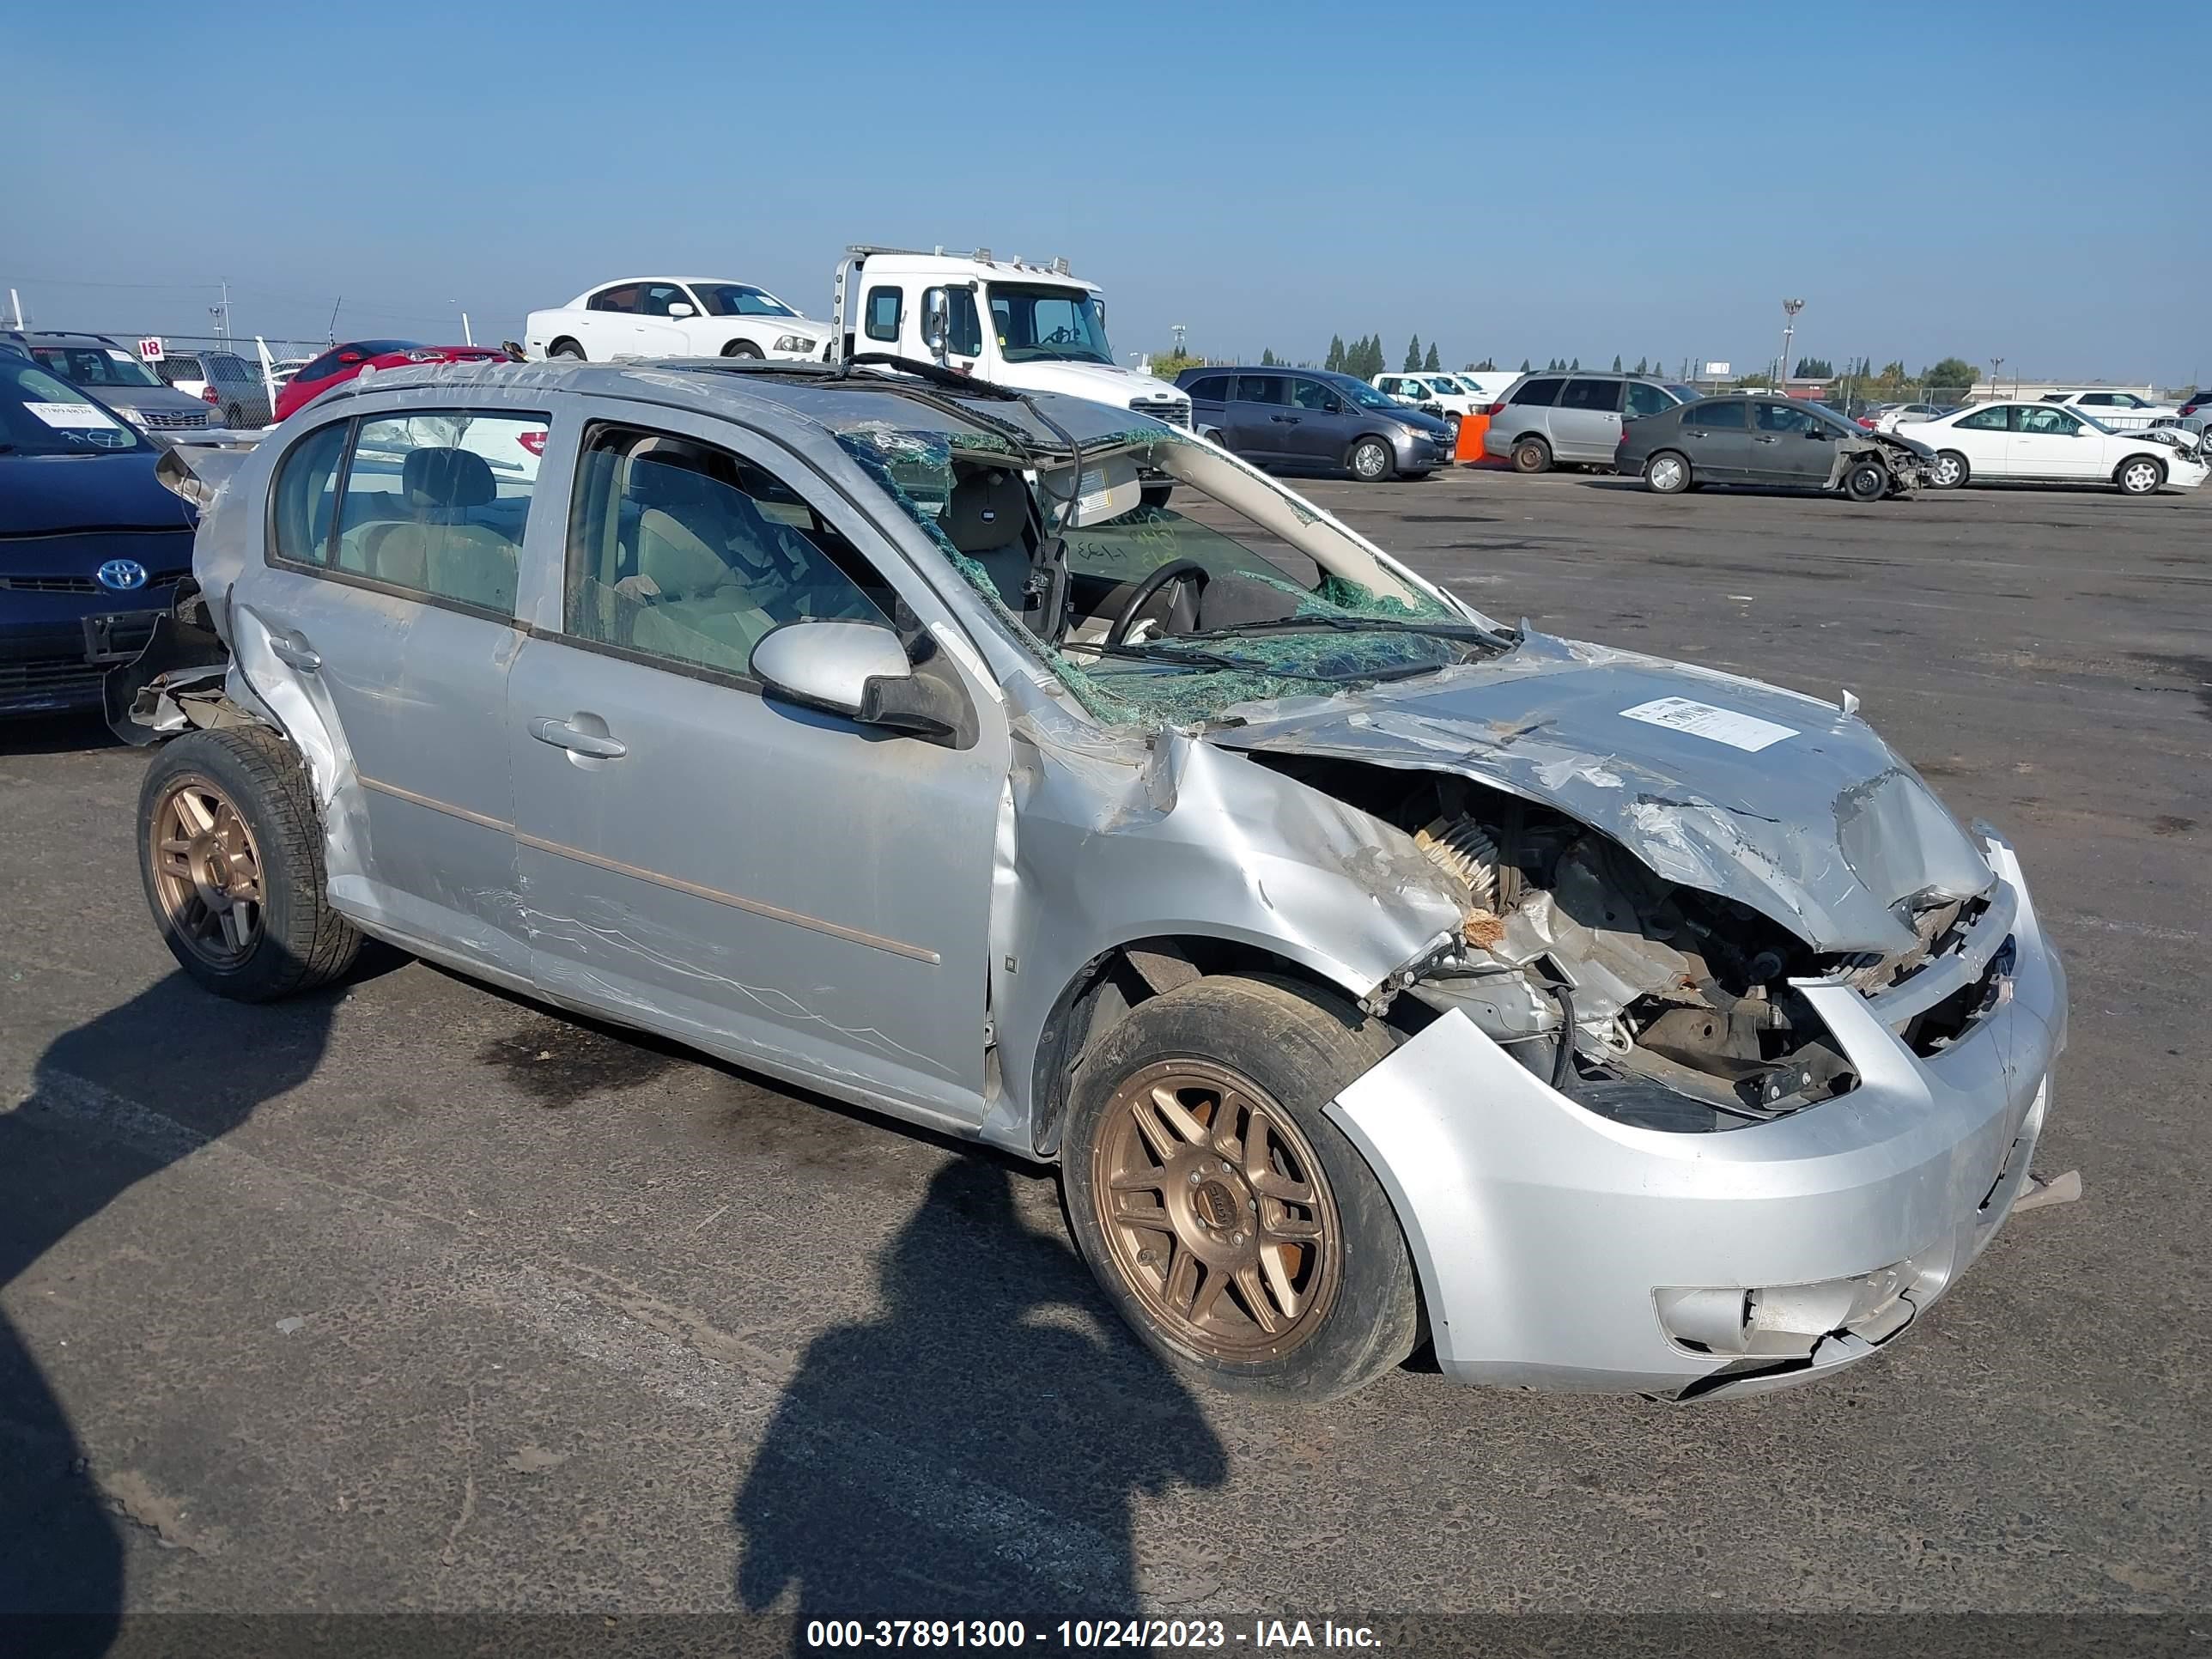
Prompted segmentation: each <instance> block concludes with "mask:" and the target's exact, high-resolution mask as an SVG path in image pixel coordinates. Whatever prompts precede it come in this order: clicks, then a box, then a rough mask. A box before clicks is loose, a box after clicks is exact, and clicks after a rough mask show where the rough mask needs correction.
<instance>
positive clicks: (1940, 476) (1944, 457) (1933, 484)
mask: <svg viewBox="0 0 2212 1659" xmlns="http://www.w3.org/2000/svg"><path fill="white" fill-rule="evenodd" d="M1972 472H1973V468H1972V466H1970V465H1968V464H1967V461H1966V457H1965V456H1964V455H1961V454H1960V453H1959V452H1958V451H1957V450H1955V449H1939V450H1937V451H1936V459H1934V460H1932V461H1930V462H1929V464H1928V487H1929V489H1958V488H1959V487H1960V485H1962V484H1964V483H1966V480H1967V478H1968V477H1971V476H1972Z"/></svg>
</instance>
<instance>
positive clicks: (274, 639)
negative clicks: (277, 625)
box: [269, 634, 323, 674]
mask: <svg viewBox="0 0 2212 1659" xmlns="http://www.w3.org/2000/svg"><path fill="white" fill-rule="evenodd" d="M269 653H270V655H271V656H273V657H275V658H276V660H277V661H278V662H281V663H284V664H287V665H289V666H291V667H294V668H296V669H298V670H299V671H301V673H303V674H312V673H313V672H314V671H316V670H317V669H318V668H320V667H321V666H322V665H323V653H321V652H319V651H317V650H314V649H313V648H312V647H310V646H309V645H308V644H307V641H305V640H301V639H289V640H288V639H286V638H285V637H284V636H283V635H282V634H272V635H270V639H269Z"/></svg>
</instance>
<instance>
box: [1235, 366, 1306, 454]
mask: <svg viewBox="0 0 2212 1659" xmlns="http://www.w3.org/2000/svg"><path fill="white" fill-rule="evenodd" d="M1236 390H1237V398H1236V401H1235V402H1233V403H1231V404H1230V405H1229V411H1228V415H1227V416H1226V418H1225V420H1224V421H1223V422H1222V426H1223V429H1224V430H1225V431H1226V432H1227V433H1228V435H1229V447H1231V449H1233V450H1235V451H1236V452H1237V453H1238V454H1239V455H1243V456H1246V457H1249V459H1253V460H1255V461H1279V460H1283V459H1286V458H1287V457H1288V456H1289V454H1290V453H1291V428H1292V427H1294V426H1295V425H1296V424H1297V414H1296V412H1295V411H1294V410H1292V409H1291V378H1290V376H1289V375H1287V374H1239V375H1238V376H1237V388H1236Z"/></svg>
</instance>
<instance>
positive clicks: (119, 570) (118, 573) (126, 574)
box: [96, 559, 146, 593]
mask: <svg viewBox="0 0 2212 1659" xmlns="http://www.w3.org/2000/svg"><path fill="white" fill-rule="evenodd" d="M96 574H98V575H99V577H100V586H102V587H112V588H113V589H114V590H115V591H116V592H118V593H128V592H130V591H131V589H132V588H134V587H143V586H146V567H145V566H144V565H143V564H141V563H139V562H138V561H137V560H136V559H110V560H109V561H108V562H106V564H104V565H102V566H100V569H99V571H98V572H97V573H96Z"/></svg>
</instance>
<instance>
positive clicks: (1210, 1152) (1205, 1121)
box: [1091, 1060, 1343, 1361]
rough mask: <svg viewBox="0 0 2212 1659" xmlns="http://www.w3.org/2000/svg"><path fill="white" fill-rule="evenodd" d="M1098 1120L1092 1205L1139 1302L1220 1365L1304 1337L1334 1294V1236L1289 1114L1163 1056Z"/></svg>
mask: <svg viewBox="0 0 2212 1659" xmlns="http://www.w3.org/2000/svg"><path fill="white" fill-rule="evenodd" d="M1105 1116H1106V1121H1105V1123H1104V1125H1103V1127H1102V1128H1101V1130H1100V1132H1099V1134H1098V1136H1097V1139H1096V1140H1095V1141H1094V1142H1093V1143H1092V1152H1091V1158H1092V1176H1093V1179H1092V1182H1091V1188H1092V1193H1093V1202H1094V1204H1095V1206H1096V1208H1097V1216H1098V1223H1099V1228H1100V1231H1102V1232H1103V1234H1104V1236H1105V1239H1106V1244H1107V1248H1108V1249H1109V1251H1111V1253H1112V1255H1113V1257H1114V1262H1115V1267H1117V1268H1118V1269H1119V1270H1120V1272H1121V1277H1122V1279H1123V1280H1124V1281H1125V1282H1126V1283H1127V1285H1129V1287H1130V1289H1131V1290H1132V1291H1134V1292H1135V1293H1136V1296H1137V1298H1138V1300H1139V1302H1140V1303H1142V1304H1143V1305H1144V1308H1145V1310H1146V1312H1147V1313H1148V1314H1150V1315H1151V1316H1152V1318H1153V1319H1154V1320H1155V1321H1157V1322H1158V1323H1159V1324H1160V1325H1161V1326H1162V1327H1163V1328H1164V1330H1165V1331H1166V1333H1167V1334H1169V1335H1170V1336H1171V1337H1172V1338H1173V1339H1174V1340H1176V1341H1178V1342H1180V1343H1181V1344H1182V1345H1183V1346H1186V1347H1188V1348H1192V1349H1195V1350H1196V1351H1197V1352H1199V1353H1200V1354H1202V1355H1204V1356H1205V1357H1206V1358H1208V1359H1212V1360H1217V1361H1221V1360H1228V1361H1238V1360H1243V1361H1251V1360H1260V1359H1270V1358H1275V1357H1277V1356H1279V1355H1281V1354H1285V1353H1288V1352H1291V1350H1293V1349H1295V1348H1297V1346H1299V1345H1300V1344H1302V1343H1304V1341H1305V1340H1307V1339H1308V1338H1309V1337H1310V1336H1311V1335H1312V1334H1314V1332H1315V1330H1316V1328H1318V1327H1319V1326H1320V1325H1321V1323H1322V1321H1323V1320H1325V1319H1326V1318H1327V1317H1328V1312H1329V1310H1330V1309H1331V1308H1332V1307H1333V1306H1334V1304H1335V1301H1336V1294H1337V1286H1338V1284H1339V1281H1340V1279H1341V1277H1342V1274H1343V1263H1342V1261H1341V1260H1340V1257H1341V1255H1342V1248H1343V1247H1342V1243H1341V1240H1342V1237H1343V1234H1342V1230H1341V1227H1340V1224H1339V1221H1338V1217H1337V1209H1336V1199H1335V1195H1334V1194H1333V1193H1332V1192H1331V1191H1330V1190H1329V1185H1328V1177H1327V1176H1325V1175H1324V1174H1323V1173H1322V1166H1321V1160H1320V1158H1318V1157H1317V1156H1316V1154H1315V1152H1314V1149H1313V1147H1312V1146H1311V1144H1310V1143H1309V1142H1308V1141H1307V1139H1306V1138H1305V1136H1304V1133H1301V1132H1300V1131H1299V1129H1298V1127H1297V1124H1296V1123H1295V1122H1294V1121H1292V1120H1291V1115H1290V1114H1288V1113H1287V1112H1285V1111H1284V1110H1283V1109H1281V1108H1280V1107H1279V1106H1278V1105H1277V1104H1276V1103H1274V1101H1273V1099H1272V1098H1270V1097H1269V1096H1268V1095H1267V1091H1265V1090H1263V1089H1261V1088H1260V1087H1258V1086H1257V1085H1255V1084H1254V1083H1252V1082H1251V1081H1250V1080H1249V1079H1246V1078H1243V1077H1241V1076H1239V1075H1238V1074H1237V1073H1235V1072H1233V1071H1231V1070H1230V1069H1229V1068H1228V1067H1227V1066H1218V1065H1216V1064H1214V1063H1213V1062H1212V1061H1211V1060H1161V1061H1158V1062H1157V1063H1156V1064H1153V1065H1151V1066H1146V1067H1144V1068H1143V1069H1142V1070H1140V1071H1138V1072H1136V1073H1133V1074H1132V1075H1131V1076H1130V1077H1129V1078H1127V1079H1126V1080H1125V1081H1124V1082H1123V1083H1122V1085H1121V1087H1120V1089H1119V1090H1117V1091H1115V1095H1114V1097H1113V1099H1112V1101H1111V1102H1110V1103H1109V1104H1108V1106H1107V1108H1106V1114H1105Z"/></svg>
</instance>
